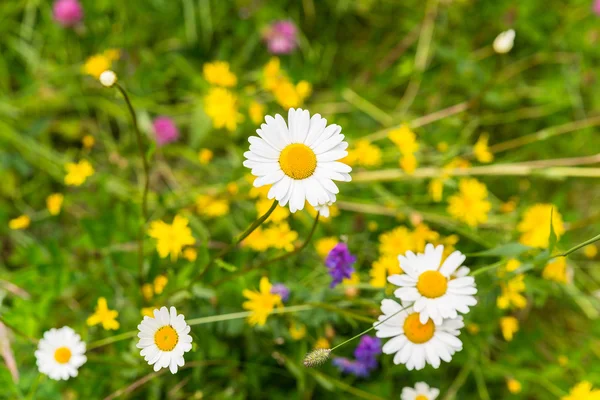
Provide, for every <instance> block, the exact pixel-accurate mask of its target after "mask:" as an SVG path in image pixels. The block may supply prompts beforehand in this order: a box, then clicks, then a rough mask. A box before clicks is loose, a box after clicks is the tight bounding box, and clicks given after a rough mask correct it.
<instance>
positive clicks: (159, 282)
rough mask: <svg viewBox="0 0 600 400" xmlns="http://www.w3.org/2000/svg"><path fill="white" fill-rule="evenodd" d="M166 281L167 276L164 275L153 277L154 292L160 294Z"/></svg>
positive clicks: (167, 279)
mask: <svg viewBox="0 0 600 400" xmlns="http://www.w3.org/2000/svg"><path fill="white" fill-rule="evenodd" d="M167 283H169V278H167V277H166V276H164V275H158V276H157V277H156V278H154V293H156V294H161V293H162V292H163V290H164V289H165V286H167Z"/></svg>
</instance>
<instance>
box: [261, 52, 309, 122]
mask: <svg viewBox="0 0 600 400" xmlns="http://www.w3.org/2000/svg"><path fill="white" fill-rule="evenodd" d="M263 87H264V88H265V89H266V90H268V91H270V92H271V93H273V96H275V101H277V103H278V104H279V105H280V106H281V107H283V108H284V109H286V110H287V109H289V108H295V107H298V106H300V105H302V103H303V102H304V100H305V99H306V98H307V97H308V96H310V94H311V92H312V86H311V84H310V83H309V82H307V81H300V82H299V83H298V84H297V85H294V84H293V83H292V82H291V81H290V80H289V79H288V77H287V76H285V74H284V73H283V72H282V71H281V67H280V62H279V59H278V58H276V57H273V58H272V59H271V60H270V61H269V62H268V63H267V64H266V65H265V67H264V68H263Z"/></svg>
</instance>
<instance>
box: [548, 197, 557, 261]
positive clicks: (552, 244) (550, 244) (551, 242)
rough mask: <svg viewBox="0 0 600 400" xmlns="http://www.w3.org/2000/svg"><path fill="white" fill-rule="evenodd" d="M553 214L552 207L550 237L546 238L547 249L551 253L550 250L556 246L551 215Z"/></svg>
mask: <svg viewBox="0 0 600 400" xmlns="http://www.w3.org/2000/svg"><path fill="white" fill-rule="evenodd" d="M553 214H554V207H552V209H551V210H550V238H549V239H548V251H549V252H550V254H552V250H554V248H555V247H556V243H557V242H558V236H556V232H554V225H553V224H552V219H553V218H552V217H553Z"/></svg>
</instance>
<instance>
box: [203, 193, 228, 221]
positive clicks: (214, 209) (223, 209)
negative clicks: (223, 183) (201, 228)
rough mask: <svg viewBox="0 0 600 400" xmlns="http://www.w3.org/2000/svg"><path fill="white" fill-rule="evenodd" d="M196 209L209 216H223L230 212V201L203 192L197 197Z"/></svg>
mask: <svg viewBox="0 0 600 400" xmlns="http://www.w3.org/2000/svg"><path fill="white" fill-rule="evenodd" d="M196 209H197V210H198V214H200V215H204V216H206V217H209V218H214V217H221V216H223V215H225V214H227V213H228V212H229V202H228V201H227V199H223V198H217V197H215V196H211V195H208V194H203V195H200V196H198V197H196Z"/></svg>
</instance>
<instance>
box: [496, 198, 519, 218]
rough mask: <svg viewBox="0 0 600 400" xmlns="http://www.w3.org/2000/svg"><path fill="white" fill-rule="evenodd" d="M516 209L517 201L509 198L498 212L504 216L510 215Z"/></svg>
mask: <svg viewBox="0 0 600 400" xmlns="http://www.w3.org/2000/svg"><path fill="white" fill-rule="evenodd" d="M516 209H517V199H516V198H511V199H510V200H508V201H507V202H505V203H502V204H501V205H500V212H501V213H504V214H508V213H511V212H513V211H515V210H516Z"/></svg>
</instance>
